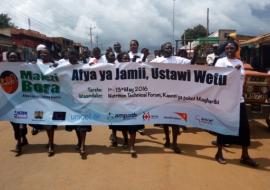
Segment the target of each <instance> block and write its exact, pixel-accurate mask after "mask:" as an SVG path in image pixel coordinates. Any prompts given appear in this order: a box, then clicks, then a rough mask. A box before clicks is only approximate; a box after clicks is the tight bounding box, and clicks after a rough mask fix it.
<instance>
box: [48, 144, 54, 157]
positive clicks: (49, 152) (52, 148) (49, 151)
mask: <svg viewBox="0 0 270 190" xmlns="http://www.w3.org/2000/svg"><path fill="white" fill-rule="evenodd" d="M53 155H54V147H53V145H52V146H49V149H48V156H49V157H51V156H53Z"/></svg>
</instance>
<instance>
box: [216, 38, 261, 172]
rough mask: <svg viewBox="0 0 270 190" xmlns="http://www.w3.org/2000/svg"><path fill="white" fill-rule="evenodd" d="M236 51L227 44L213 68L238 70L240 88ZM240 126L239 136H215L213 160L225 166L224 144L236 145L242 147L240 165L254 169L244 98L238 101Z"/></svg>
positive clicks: (232, 46)
mask: <svg viewBox="0 0 270 190" xmlns="http://www.w3.org/2000/svg"><path fill="white" fill-rule="evenodd" d="M237 50H238V45H237V43H235V42H228V43H227V44H226V46H225V53H226V57H224V58H221V59H218V61H217V62H216V64H215V66H216V67H229V68H236V69H238V70H240V72H241V76H242V80H241V81H242V82H241V88H243V84H244V82H243V81H244V66H243V63H242V61H241V60H239V59H237V58H236V52H237ZM240 102H241V103H240V116H239V117H240V124H239V136H229V135H221V134H218V135H217V147H218V150H217V153H216V156H215V159H216V160H217V162H219V163H221V164H225V163H226V160H225V159H224V158H223V154H222V146H223V145H224V144H237V145H241V146H242V156H241V160H240V163H242V164H245V165H248V166H251V167H256V166H258V164H257V163H256V162H255V161H254V160H253V159H251V158H250V156H249V153H248V146H250V131H249V123H248V118H247V113H246V106H245V102H244V97H243V96H242V97H241V99H240Z"/></svg>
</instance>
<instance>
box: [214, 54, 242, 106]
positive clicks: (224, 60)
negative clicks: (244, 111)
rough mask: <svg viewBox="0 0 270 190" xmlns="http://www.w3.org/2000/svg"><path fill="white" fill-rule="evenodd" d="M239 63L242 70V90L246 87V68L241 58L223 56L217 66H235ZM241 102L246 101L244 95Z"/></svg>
mask: <svg viewBox="0 0 270 190" xmlns="http://www.w3.org/2000/svg"><path fill="white" fill-rule="evenodd" d="M237 65H240V66H241V68H240V72H241V87H240V89H241V92H243V91H242V89H243V87H244V79H245V69H244V65H243V63H242V61H241V60H239V59H229V58H227V57H223V58H221V59H218V60H217V62H216V64H215V66H216V67H227V68H235V67H236V66H237ZM240 102H241V103H243V102H245V99H244V97H243V95H242V96H241V99H240Z"/></svg>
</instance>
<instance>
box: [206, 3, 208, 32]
mask: <svg viewBox="0 0 270 190" xmlns="http://www.w3.org/2000/svg"><path fill="white" fill-rule="evenodd" d="M206 22H207V36H209V8H207V21H206Z"/></svg>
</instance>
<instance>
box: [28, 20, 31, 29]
mask: <svg viewBox="0 0 270 190" xmlns="http://www.w3.org/2000/svg"><path fill="white" fill-rule="evenodd" d="M27 21H28V30H31V20H30V18H28V19H27Z"/></svg>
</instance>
